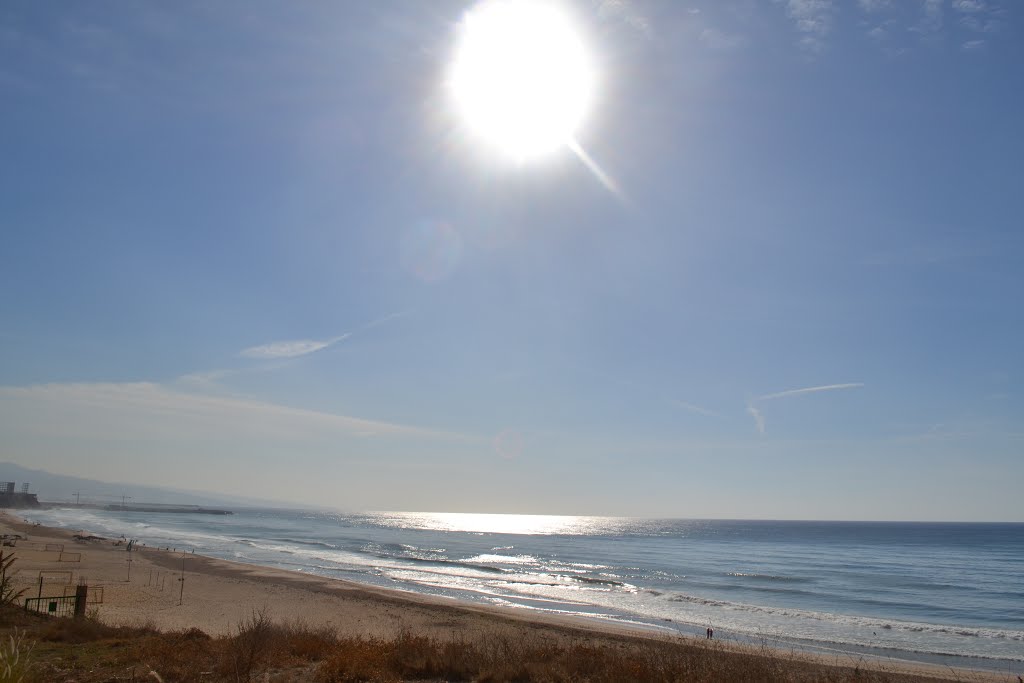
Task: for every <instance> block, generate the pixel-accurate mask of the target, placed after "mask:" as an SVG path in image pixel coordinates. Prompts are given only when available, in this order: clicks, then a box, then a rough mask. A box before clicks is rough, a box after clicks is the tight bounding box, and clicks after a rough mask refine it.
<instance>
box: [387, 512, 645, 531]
mask: <svg viewBox="0 0 1024 683" xmlns="http://www.w3.org/2000/svg"><path fill="white" fill-rule="evenodd" d="M368 516H369V517H370V520H371V521H372V522H374V523H375V524H379V525H380V526H386V527H400V528H406V529H408V528H415V529H429V530H432V531H464V532H470V533H489V534H525V535H550V534H573V535H581V536H591V535H595V534H614V533H619V532H622V531H625V530H626V529H627V528H628V527H629V526H630V525H631V523H632V522H633V520H629V519H624V518H613V517H578V516H573V515H513V514H476V513H469V512H375V513H371V514H370V515H368Z"/></svg>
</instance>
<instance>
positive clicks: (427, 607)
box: [0, 512, 1014, 681]
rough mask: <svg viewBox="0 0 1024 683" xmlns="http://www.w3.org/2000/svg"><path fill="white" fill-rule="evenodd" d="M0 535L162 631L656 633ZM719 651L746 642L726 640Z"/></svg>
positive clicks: (847, 662)
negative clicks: (290, 627) (263, 625)
mask: <svg viewBox="0 0 1024 683" xmlns="http://www.w3.org/2000/svg"><path fill="white" fill-rule="evenodd" d="M0 533H17V534H21V535H22V536H26V537H27V538H26V539H25V540H18V541H17V543H16V546H15V547H14V548H9V547H5V548H3V550H4V554H5V556H6V554H7V553H8V552H10V551H12V550H13V551H14V552H15V554H16V557H17V563H16V565H15V568H16V569H17V570H18V574H17V576H16V577H15V581H16V582H17V584H18V585H19V586H20V587H24V588H26V591H27V592H26V593H25V597H35V596H36V594H37V592H38V590H39V584H38V577H39V576H40V572H42V573H43V577H44V583H43V589H42V594H43V595H44V596H47V595H60V594H61V593H62V591H63V590H65V587H66V588H67V590H68V591H69V594H73V593H74V585H75V584H77V583H79V582H84V583H87V584H88V585H89V591H90V598H91V600H96V599H99V598H100V597H102V602H97V603H96V604H91V605H90V609H91V610H95V612H96V614H97V615H98V616H99V617H100V618H101V619H102V620H104V621H106V622H108V623H113V624H143V623H148V624H152V625H154V626H156V627H157V628H160V629H162V630H184V629H188V628H192V627H197V628H200V629H202V630H203V631H206V632H207V633H210V634H213V635H227V634H230V633H232V632H234V631H235V630H236V629H237V626H238V624H239V623H240V622H242V621H243V620H245V619H248V618H250V617H251V616H252V614H253V611H254V610H262V609H265V610H267V612H268V614H269V616H270V617H271V618H272V619H274V620H275V621H285V620H302V621H304V622H306V623H307V624H310V625H331V626H333V627H334V628H336V629H337V631H338V633H339V634H340V635H360V634H361V635H364V636H382V637H390V636H395V635H397V634H399V633H400V632H402V631H409V632H412V633H416V634H419V635H429V636H434V637H439V638H446V637H453V636H458V637H465V638H473V637H475V636H487V635H491V634H505V635H509V636H512V637H516V638H518V637H525V636H530V637H534V638H541V639H545V640H548V639H550V640H552V641H558V642H569V641H578V640H580V639H581V638H582V639H588V640H593V639H600V640H614V641H616V642H618V643H621V642H623V641H624V640H633V639H635V638H665V636H664V635H662V634H659V633H657V632H653V631H647V630H643V629H640V628H636V629H631V628H628V627H624V626H622V625H619V624H609V623H603V622H600V621H598V620H591V619H582V618H576V617H561V616H558V615H552V614H545V613H538V612H531V611H528V610H522V609H514V608H501V607H490V606H484V605H474V604H470V603H465V602H460V601H456V600H449V599H445V598H438V597H431V596H422V595H418V594H414V593H408V592H404V591H398V590H388V589H383V588H376V587H372V586H365V585H361V584H356V583H352V582H348V581H343V580H339V579H327V578H322V577H318V576H312V575H308V574H303V573H301V572H289V571H284V570H279V569H271V568H266V567H258V566H254V565H247V564H242V563H238V562H229V561H227V560H220V559H215V558H209V557H204V556H201V555H193V554H185V553H182V552H173V551H169V550H160V549H156V548H149V547H136V549H135V550H133V551H132V552H131V553H128V552H126V547H125V545H124V544H123V543H121V544H119V545H115V543H116V542H117V540H118V539H103V540H76V539H74V538H73V536H74V533H73V532H70V531H67V530H64V529H54V528H50V527H44V526H37V525H31V524H28V523H26V522H25V521H24V520H22V519H21V518H20V517H17V516H16V514H12V513H8V512H0ZM61 549H62V550H61ZM129 557H131V566H130V580H129V563H128V558H129ZM182 567H184V570H182ZM182 577H184V581H181V580H180V579H181V578H182ZM100 593H102V596H100ZM676 637H678V636H676ZM687 640H692V641H693V642H695V643H699V642H702V641H700V640H697V639H687ZM728 648H729V649H737V650H748V649H749V648H747V647H745V646H742V645H731V644H730V645H729V646H728ZM788 655H789V653H787V656H788ZM822 661H826V663H829V664H835V665H840V666H858V665H859V666H860V667H865V666H868V667H872V666H878V667H882V668H885V669H886V670H887V671H890V672H891V671H899V672H903V673H906V674H917V675H925V676H935V677H937V678H941V679H944V680H964V679H965V678H966V679H969V680H977V681H985V680H995V681H1007V680H1014V679H1012V678H1008V677H1007V675H1005V674H988V673H981V672H974V671H971V672H954V671H951V670H950V669H948V668H944V667H938V666H929V665H924V664H920V665H918V664H907V663H904V662H896V661H891V660H884V661H883V660H879V661H877V662H872V661H865V660H863V659H861V658H856V659H854V658H852V657H851V658H846V659H843V658H831V659H828V660H822Z"/></svg>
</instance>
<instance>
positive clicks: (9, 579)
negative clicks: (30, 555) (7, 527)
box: [0, 551, 25, 605]
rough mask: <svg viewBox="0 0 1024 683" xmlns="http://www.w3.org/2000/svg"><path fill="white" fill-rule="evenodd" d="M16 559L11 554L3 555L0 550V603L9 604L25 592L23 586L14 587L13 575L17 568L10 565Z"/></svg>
mask: <svg viewBox="0 0 1024 683" xmlns="http://www.w3.org/2000/svg"><path fill="white" fill-rule="evenodd" d="M17 559H18V558H17V557H15V556H14V555H13V554H11V555H8V556H7V557H4V554H3V551H0V604H3V605H9V604H11V603H13V602H14V601H15V600H17V599H18V598H20V597H21V596H22V594H24V593H25V589H24V588H21V589H16V588H15V587H14V577H15V575H16V574H17V573H18V570H17V569H12V566H13V565H14V562H15V561H16V560H17Z"/></svg>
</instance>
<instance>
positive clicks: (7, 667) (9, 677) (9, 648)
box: [0, 629, 32, 683]
mask: <svg viewBox="0 0 1024 683" xmlns="http://www.w3.org/2000/svg"><path fill="white" fill-rule="evenodd" d="M31 653H32V646H31V645H26V644H25V632H24V631H20V632H19V631H18V629H14V633H12V634H11V635H10V636H8V639H7V641H6V642H2V644H0V682H2V683H21V681H23V680H25V674H26V673H27V672H28V670H29V668H30V666H31V663H30V660H29V655H30V654H31Z"/></svg>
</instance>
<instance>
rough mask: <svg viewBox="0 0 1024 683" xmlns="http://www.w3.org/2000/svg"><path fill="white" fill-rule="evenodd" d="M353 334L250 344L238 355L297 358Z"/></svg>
mask: <svg viewBox="0 0 1024 683" xmlns="http://www.w3.org/2000/svg"><path fill="white" fill-rule="evenodd" d="M351 336H352V334H351V333H348V332H347V333H345V334H339V335H338V336H337V337H331V338H330V339H324V340H316V339H297V340H291V341H279V342H271V343H269V344H261V345H260V346H250V347H249V348H247V349H242V350H241V351H240V352H239V353H238V355H240V356H242V357H244V358H257V359H273V358H296V357H298V356H305V355H307V354H310V353H316V352H317V351H322V350H323V349H326V348H327V347H329V346H333V345H334V344H337V343H338V342H340V341H344V340H346V339H348V338H349V337H351Z"/></svg>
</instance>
